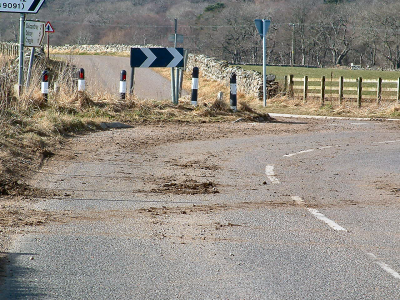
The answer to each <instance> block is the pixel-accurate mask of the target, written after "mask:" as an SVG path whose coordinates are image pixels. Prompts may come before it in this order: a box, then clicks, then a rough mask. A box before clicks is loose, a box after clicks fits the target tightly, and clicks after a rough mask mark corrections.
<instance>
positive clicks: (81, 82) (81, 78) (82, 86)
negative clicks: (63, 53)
mask: <svg viewBox="0 0 400 300" xmlns="http://www.w3.org/2000/svg"><path fill="white" fill-rule="evenodd" d="M85 88H86V86H85V70H84V69H79V74H78V92H84V91H85Z"/></svg>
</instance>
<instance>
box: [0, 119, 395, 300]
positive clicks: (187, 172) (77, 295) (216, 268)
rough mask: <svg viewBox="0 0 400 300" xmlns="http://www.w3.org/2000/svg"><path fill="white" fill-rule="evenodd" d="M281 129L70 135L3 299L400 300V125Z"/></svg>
mask: <svg viewBox="0 0 400 300" xmlns="http://www.w3.org/2000/svg"><path fill="white" fill-rule="evenodd" d="M279 121H280V122H279V123H252V124H248V123H240V122H239V123H234V124H211V125H210V124H201V125H183V124H177V125H168V126H167V125H159V126H155V125H154V126H137V127H135V128H131V129H121V130H110V131H104V132H97V133H93V134H90V135H87V136H82V137H79V138H77V139H74V140H71V141H70V143H69V144H68V145H67V147H65V148H64V149H60V151H59V153H57V155H56V156H55V157H54V158H53V159H51V160H50V161H48V162H47V163H46V164H45V166H44V167H43V168H42V169H41V170H40V172H39V173H38V174H37V175H36V176H35V178H34V179H33V181H32V184H34V185H36V186H37V187H40V188H45V189H48V190H51V191H54V192H55V194H56V195H58V196H54V197H51V198H47V199H42V200H41V201H39V202H38V203H37V205H36V208H37V209H43V210H46V211H49V212H54V213H55V214H58V215H59V216H60V217H59V222H58V223H52V224H48V225H46V226H42V227H36V228H34V229H32V230H31V231H30V232H26V233H25V234H23V235H20V236H19V237H18V239H16V241H15V243H14V244H13V247H12V248H11V254H10V260H11V262H10V264H9V266H8V271H7V274H8V276H7V278H6V279H5V282H4V284H3V285H2V286H1V289H0V290H1V292H0V299H352V300H353V299H392V300H397V299H400V212H399V208H400V172H399V166H400V156H399V152H400V131H399V129H400V124H399V123H398V122H378V121H352V120H304V119H283V118H280V119H279Z"/></svg>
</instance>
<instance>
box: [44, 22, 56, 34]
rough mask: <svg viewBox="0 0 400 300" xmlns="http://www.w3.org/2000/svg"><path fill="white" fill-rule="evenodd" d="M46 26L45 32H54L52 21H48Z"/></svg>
mask: <svg viewBox="0 0 400 300" xmlns="http://www.w3.org/2000/svg"><path fill="white" fill-rule="evenodd" d="M44 28H45V32H50V33H54V28H53V26H51V23H50V22H47V23H46V25H45V26H44Z"/></svg>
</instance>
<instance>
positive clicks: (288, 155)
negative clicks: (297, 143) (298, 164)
mask: <svg viewBox="0 0 400 300" xmlns="http://www.w3.org/2000/svg"><path fill="white" fill-rule="evenodd" d="M313 151H315V149H308V150H303V151H299V152H296V153H291V154H286V155H284V157H291V156H295V155H298V154H302V153H308V152H313Z"/></svg>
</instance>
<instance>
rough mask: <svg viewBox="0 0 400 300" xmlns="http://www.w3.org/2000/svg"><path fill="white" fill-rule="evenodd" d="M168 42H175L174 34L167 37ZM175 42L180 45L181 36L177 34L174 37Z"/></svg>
mask: <svg viewBox="0 0 400 300" xmlns="http://www.w3.org/2000/svg"><path fill="white" fill-rule="evenodd" d="M168 41H169V42H175V34H170V35H169V36H168ZM176 42H177V43H180V44H182V43H183V34H177V35H176Z"/></svg>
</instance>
